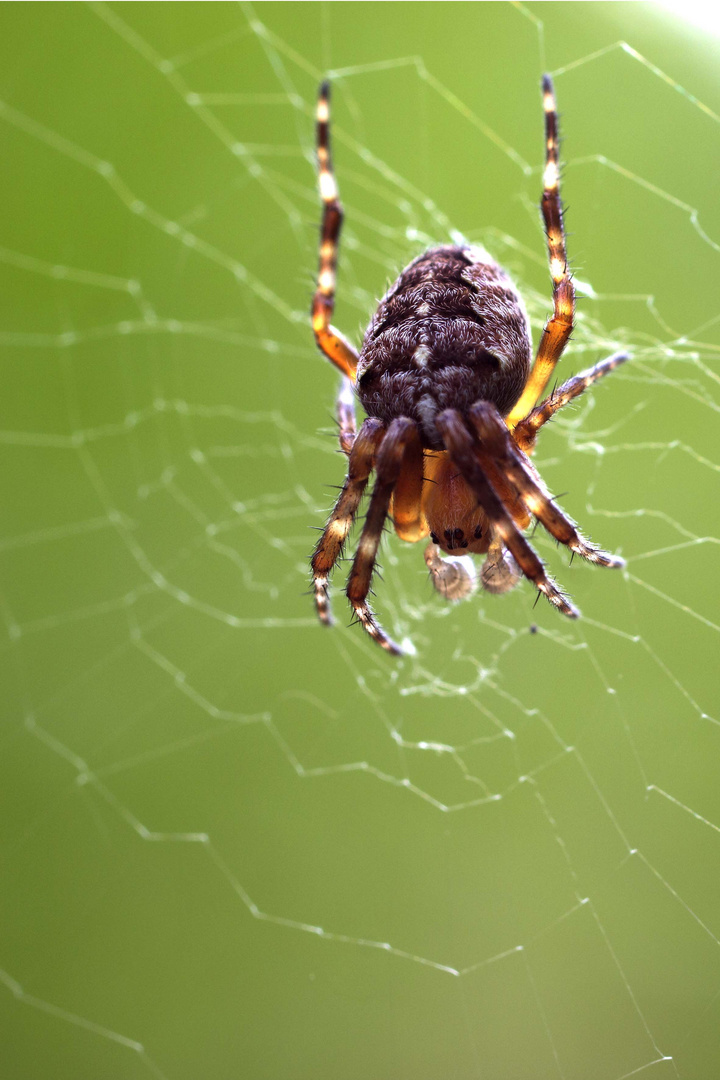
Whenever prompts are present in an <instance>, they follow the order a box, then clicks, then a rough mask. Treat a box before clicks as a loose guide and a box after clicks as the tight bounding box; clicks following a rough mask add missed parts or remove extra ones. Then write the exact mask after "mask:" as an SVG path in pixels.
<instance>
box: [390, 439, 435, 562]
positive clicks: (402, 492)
mask: <svg viewBox="0 0 720 1080" xmlns="http://www.w3.org/2000/svg"><path fill="white" fill-rule="evenodd" d="M423 466H424V456H423V450H422V445H421V443H420V435H419V433H418V430H417V428H415V431H414V433H413V434H411V435H410V438H409V439H408V443H407V446H406V447H405V455H404V457H403V463H402V468H401V470H400V475H399V477H398V480H397V483H396V485H395V489H394V491H393V496H392V504H391V507H390V516H391V518H392V520H393V525H394V526H395V532H396V533H397V535H398V536H399V537H400V539H401V540H407V541H409V542H410V543H411V544H414V543H415V541H417V540H422V538H423V537H424V536H427V535H428V534H429V532H430V529H429V527H428V524H427V522H426V520H425V515H424V514H423V509H422V498H423Z"/></svg>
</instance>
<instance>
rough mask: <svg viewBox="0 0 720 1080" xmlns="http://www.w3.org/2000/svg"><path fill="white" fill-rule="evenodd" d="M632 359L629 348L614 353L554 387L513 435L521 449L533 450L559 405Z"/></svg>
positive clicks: (570, 399) (568, 401) (559, 407)
mask: <svg viewBox="0 0 720 1080" xmlns="http://www.w3.org/2000/svg"><path fill="white" fill-rule="evenodd" d="M629 359H630V358H629V356H628V354H627V353H626V352H618V353H615V354H614V355H613V356H608V357H607V358H606V359H605V360H601V361H600V363H598V364H595V366H594V367H591V368H588V370H587V371H581V372H580V374H579V375H574V376H573V377H572V379H568V380H567V382H564V383H563V384H562V386H560V387H558V389H557V390H554V391H553V392H552V394H551V395H550V397H547V398H545V400H544V401H542V402H541V403H540V404H539V405H536V406H535V408H534V409H533V410H532V412H530V413H529V414H528V415H527V416H526V417H525V419H524V420H521V421H520V422H519V423H518V425H517V427H516V428H515V429H514V431H513V438H514V439H515V442H516V443H517V444H518V446H519V447H520V449H521V450H524V451H525V453H526V454H527V453H529V452H530V451H531V450H532V449H533V447H534V446H535V440H536V439H537V436H538V432H539V430H540V428H541V427H542V426H543V424H546V423H547V422H548V420H551V419H552V418H553V416H554V415H555V413H556V412H557V411H558V409H562V408H563V407H564V406H565V405H568V404H569V403H570V402H571V401H573V400H574V399H575V398H576V397H579V395H580V394H582V393H583V392H584V391H585V390H587V388H588V387H589V386H592V384H593V383H594V382H597V381H598V379H602V377H603V375H609V374H610V372H611V371H614V370H615V368H617V367H620V365H621V364H624V363H625V361H626V360H629Z"/></svg>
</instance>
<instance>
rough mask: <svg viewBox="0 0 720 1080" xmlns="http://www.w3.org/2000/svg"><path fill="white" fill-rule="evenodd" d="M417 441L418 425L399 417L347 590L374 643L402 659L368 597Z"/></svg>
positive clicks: (383, 448)
mask: <svg viewBox="0 0 720 1080" xmlns="http://www.w3.org/2000/svg"><path fill="white" fill-rule="evenodd" d="M416 440H417V441H418V442H419V436H418V430H417V426H416V425H415V423H414V422H413V421H412V420H409V419H408V418H407V417H404V416H400V417H397V418H396V419H395V420H393V422H392V423H391V424H390V426H389V427H388V429H387V432H386V434H385V437H384V439H383V441H382V443H381V444H380V449H379V450H378V454H377V460H376V463H375V474H376V480H375V487H374V489H373V493H372V497H371V499H370V506H369V507H368V512H367V517H366V518H365V525H364V527H363V531H362V535H361V537H360V542H359V544H358V549H357V552H356V553H355V558H354V559H353V564H352V569H351V571H350V575H349V577H348V581H347V590H346V591H347V596H348V600H349V601H350V603H351V604H352V606H353V608H354V609H355V614H356V615H357V617H358V620H359V621H360V623H361V624H362V627H363V629H364V630H366V631H367V633H368V634H369V635H370V637H371V638H373V640H374V641H377V643H378V645H381V646H382V647H383V649H387V651H388V652H390V653H394V654H395V655H396V656H402V653H403V651H402V649H401V648H400V646H399V645H396V644H395V642H394V641H393V640H392V639H391V638H389V637H388V635H387V634H386V633H385V631H384V630H383V628H382V626H381V625H380V623H379V622H378V621H377V619H376V618H375V614H374V612H373V611H372V610H371V608H370V605H369V604H368V602H367V597H368V593H369V592H370V584H371V581H372V575H373V570H374V569H375V560H376V558H377V551H378V547H379V544H380V537H381V536H382V531H383V526H384V524H385V519H386V517H387V515H388V510H389V508H390V498H391V496H392V493H393V488H394V487H395V485H396V484H397V481H398V477H399V476H400V471H401V469H402V465H403V459H404V457H405V452H406V449H407V447H408V446H409V445H411V444H412V443H413V442H414V441H416Z"/></svg>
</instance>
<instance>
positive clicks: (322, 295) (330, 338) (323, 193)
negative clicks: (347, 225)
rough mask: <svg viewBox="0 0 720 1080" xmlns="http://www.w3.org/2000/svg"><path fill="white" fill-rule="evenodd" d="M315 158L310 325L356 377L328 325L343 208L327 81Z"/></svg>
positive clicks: (352, 358) (344, 344) (347, 352)
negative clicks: (318, 213) (317, 218)
mask: <svg viewBox="0 0 720 1080" xmlns="http://www.w3.org/2000/svg"><path fill="white" fill-rule="evenodd" d="M317 160H318V180H319V183H320V198H321V199H322V204H323V216H322V223H321V225H320V265H319V268H318V281H317V288H316V290H315V296H314V297H313V305H312V328H313V333H314V334H315V340H316V342H317V344H318V347H319V348H320V350H321V351H322V352H323V353H324V354H325V356H327V358H328V360H331V361H332V363H333V364H335V365H336V367H339V368H340V370H341V371H342V373H343V375H346V376H347V377H348V378H349V379H351V380H352V381H353V382H354V381H355V369H356V368H357V362H358V354H357V352H356V350H355V349H354V348H353V347H352V345H351V344H350V342H349V341H348V340H347V339H346V338H345V337H343V335H342V334H341V333H340V331H339V330H336V329H335V327H334V326H331V325H330V320H331V319H332V317H333V311H334V310H335V279H336V270H337V254H338V245H339V243H340V229H341V228H342V220H343V211H342V206H341V205H340V198H339V196H338V189H337V184H336V182H335V174H334V173H333V167H332V158H331V156H330V84H329V83H327V82H324V83H323V84H322V86H321V87H320V93H319V95H318V103H317Z"/></svg>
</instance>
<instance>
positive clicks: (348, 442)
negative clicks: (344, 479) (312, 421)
mask: <svg viewBox="0 0 720 1080" xmlns="http://www.w3.org/2000/svg"><path fill="white" fill-rule="evenodd" d="M335 413H336V417H337V425H338V439H339V440H340V449H341V450H342V452H343V454H349V453H350V451H351V450H352V446H353V443H354V442H355V435H356V432H357V421H356V419H355V395H354V394H353V385H352V383H351V382H350V379H348V377H347V375H343V378H342V383H341V384H340V390H339V391H338V396H337V401H336V402H335Z"/></svg>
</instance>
